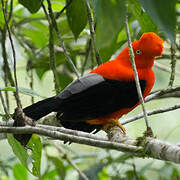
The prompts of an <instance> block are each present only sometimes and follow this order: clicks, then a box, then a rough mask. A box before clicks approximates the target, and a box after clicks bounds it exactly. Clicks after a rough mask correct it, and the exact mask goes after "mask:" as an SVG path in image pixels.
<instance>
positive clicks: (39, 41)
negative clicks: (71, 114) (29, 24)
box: [22, 28, 48, 48]
mask: <svg viewBox="0 0 180 180" xmlns="http://www.w3.org/2000/svg"><path fill="white" fill-rule="evenodd" d="M22 32H23V35H24V36H26V37H28V38H29V39H30V40H31V43H34V45H35V46H36V47H37V48H42V47H44V46H46V45H47V42H48V35H47V34H46V32H43V31H41V30H39V29H29V28H23V29H22Z"/></svg>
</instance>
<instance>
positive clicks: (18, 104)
mask: <svg viewBox="0 0 180 180" xmlns="http://www.w3.org/2000/svg"><path fill="white" fill-rule="evenodd" d="M1 3H2V10H3V15H4V20H5V24H6V28H7V31H8V35H9V40H10V44H11V48H12V53H13V59H14V79H15V86H16V103H17V106H18V107H19V108H21V107H22V106H21V101H20V98H19V93H18V82H17V76H16V52H15V48H14V44H13V40H12V37H11V32H10V29H9V26H8V20H7V17H6V12H5V9H4V1H3V0H1Z"/></svg>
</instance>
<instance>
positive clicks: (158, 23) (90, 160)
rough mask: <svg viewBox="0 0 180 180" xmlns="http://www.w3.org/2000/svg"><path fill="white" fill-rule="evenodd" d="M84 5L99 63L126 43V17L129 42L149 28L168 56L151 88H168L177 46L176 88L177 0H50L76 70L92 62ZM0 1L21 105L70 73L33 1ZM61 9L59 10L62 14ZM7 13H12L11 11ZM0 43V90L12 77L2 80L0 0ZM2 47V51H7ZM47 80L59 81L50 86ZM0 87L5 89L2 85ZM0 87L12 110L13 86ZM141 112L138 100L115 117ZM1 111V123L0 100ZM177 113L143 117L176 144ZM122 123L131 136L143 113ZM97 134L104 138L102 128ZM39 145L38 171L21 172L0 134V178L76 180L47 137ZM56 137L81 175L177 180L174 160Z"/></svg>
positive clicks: (139, 129) (140, 127) (153, 104)
mask: <svg viewBox="0 0 180 180" xmlns="http://www.w3.org/2000/svg"><path fill="white" fill-rule="evenodd" d="M11 2H12V3H11ZM84 2H85V3H84ZM43 3H44V6H45V8H46V11H48V3H47V1H43ZM86 3H89V5H90V11H91V14H92V18H93V20H94V25H95V44H96V47H97V49H98V51H99V53H100V56H101V58H102V61H103V62H106V61H108V60H109V59H112V58H113V57H115V56H116V55H117V53H119V52H120V50H121V49H122V46H123V47H124V46H125V45H126V43H127V38H126V32H125V27H124V20H125V16H126V15H128V17H129V27H130V35H131V39H132V40H133V41H134V40H136V39H139V37H140V36H141V35H142V34H143V33H144V32H155V33H157V34H158V35H159V36H160V37H162V38H163V39H164V41H165V42H164V46H165V50H164V52H163V55H168V57H167V58H163V57H164V56H163V57H162V58H161V59H158V60H157V62H158V63H161V64H163V65H164V66H166V68H169V72H165V71H163V70H162V69H160V68H158V67H156V66H154V68H153V69H154V72H155V76H156V81H155V85H154V88H153V90H152V91H156V90H159V89H166V88H167V87H168V83H169V79H170V74H171V59H172V57H171V56H172V53H171V52H170V47H173V48H174V49H175V50H176V52H175V56H176V59H177V60H176V72H177V74H176V75H175V81H174V84H173V87H177V86H180V73H179V72H180V63H179V56H180V53H179V49H180V29H179V27H180V26H179V24H180V18H179V15H180V2H179V1H178V0H177V1H175V0H171V1H168V0H157V1H156V0H151V1H150V0H147V1H146V2H145V1H143V0H139V1H137V0H127V1H124V0H98V1H95V0H87V1H83V0H74V1H70V0H67V1H65V0H51V7H52V10H53V13H54V16H55V18H56V22H57V25H58V28H59V31H60V34H61V35H62V38H63V40H64V43H65V46H66V47H67V51H68V53H69V55H70V57H71V58H72V60H73V63H74V64H75V66H76V68H77V69H78V70H79V72H81V74H82V75H83V74H86V73H88V72H89V71H90V70H91V69H92V68H94V67H95V66H97V62H96V57H95V52H94V50H93V47H92V41H91V40H90V29H89V24H88V22H89V20H88V17H87V11H86ZM12 4H13V9H12ZM67 4H68V5H67ZM4 5H5V8H6V13H7V17H9V27H10V29H11V33H12V37H13V42H14V46H15V50H16V58H17V77H18V85H19V87H20V88H24V89H21V92H22V93H20V98H21V102H22V104H23V107H26V106H28V105H30V104H32V102H37V101H38V100H41V99H42V97H50V96H53V95H55V94H56V92H60V91H61V90H62V89H64V87H66V86H67V85H68V84H69V83H70V82H71V81H72V80H73V79H76V75H75V73H74V72H73V70H72V68H71V66H70V65H69V64H68V63H67V61H66V58H65V56H64V53H63V51H62V48H61V47H60V46H59V40H58V37H57V34H56V32H55V30H52V32H51V29H50V26H49V23H48V21H47V19H46V15H45V13H44V11H43V9H42V7H41V1H40V0H33V1H31V3H29V1H28V0H19V1H17V0H14V1H10V0H8V1H4ZM127 5H128V6H127ZM64 7H65V10H64V11H63V12H61V11H62V9H63V8H64ZM11 12H13V13H12V15H11ZM52 40H53V41H52ZM50 41H51V43H52V44H51V48H52V47H53V48H52V49H53V50H52V49H51V50H52V52H51V53H52V54H53V55H54V58H55V64H54V65H55V66H56V72H55V73H56V75H57V79H55V80H54V76H53V72H52V70H51V69H52V68H53V65H52V61H51V60H52V59H53V58H52V56H53V55H52V54H50V48H49V43H50ZM0 42H1V46H0V54H1V55H0V65H1V69H0V74H1V77H0V88H2V89H3V88H5V87H12V86H13V85H12V82H10V81H9V79H6V75H7V73H8V72H7V71H6V70H5V61H6V60H7V61H8V63H9V68H10V69H11V73H13V69H12V67H13V58H12V50H11V46H10V43H9V39H8V34H7V29H6V28H5V21H4V16H3V11H2V2H1V3H0ZM3 44H4V45H5V49H4V48H3V47H4V46H3ZM174 44H176V45H174ZM3 53H6V55H7V57H5V56H4V54H3ZM50 57H51V58H50ZM50 61H51V63H50ZM54 81H56V83H57V84H59V86H58V85H57V87H56V89H55V85H54V84H55V83H54ZM2 92H3V93H4V91H2ZM7 92H8V93H7V94H8V95H7V96H8V99H9V111H10V113H11V114H12V113H13V112H14V109H15V107H16V101H15V98H14V96H13V93H12V88H10V89H9V91H7ZM27 94H29V95H27ZM37 94H38V95H39V96H37ZM4 95H5V94H4ZM40 96H41V97H40ZM4 97H5V96H4ZM6 102H7V101H6ZM179 102H180V101H179V98H166V99H159V100H153V101H150V102H148V103H146V108H147V110H153V109H158V108H162V107H168V106H172V105H175V104H178V103H179ZM141 112H142V109H141V107H140V106H139V107H137V108H136V109H135V110H133V111H132V112H130V113H129V114H128V115H126V116H124V117H122V119H125V118H128V117H132V116H134V115H136V114H139V113H141ZM0 114H1V116H0V121H3V120H4V117H5V115H4V111H3V108H2V106H0ZM179 117H180V110H178V109H177V110H175V111H170V112H166V113H161V114H157V115H152V116H150V117H149V120H150V124H151V127H152V129H153V132H154V134H155V136H156V137H157V138H158V139H161V140H164V141H168V142H170V143H173V144H176V143H179V137H180V136H179V130H180V121H179ZM125 128H126V131H127V135H128V136H129V137H131V138H137V137H139V136H142V134H143V132H144V131H145V121H144V119H140V120H137V121H135V122H132V123H129V124H127V125H125ZM98 135H100V136H106V134H105V133H104V132H102V131H101V132H99V133H98ZM41 143H42V147H43V148H42V156H40V155H38V156H39V157H40V158H41V163H40V160H39V163H40V166H41V168H39V169H38V170H37V171H39V173H40V175H36V176H34V175H35V174H34V173H32V172H29V171H27V170H26V169H25V168H24V166H23V165H22V164H21V163H20V161H19V160H18V158H17V157H16V156H15V155H14V153H13V151H12V149H11V146H10V145H9V143H8V141H7V139H4V140H0V180H1V179H2V180H8V179H16V180H21V179H23V180H26V179H43V180H45V179H65V180H69V179H82V178H81V177H79V175H78V173H77V171H76V170H74V169H73V167H72V166H71V165H70V164H69V163H68V162H67V161H66V159H65V158H64V157H63V155H62V153H59V152H58V150H57V148H56V147H55V146H54V145H53V144H52V143H51V140H48V139H47V138H45V137H42V138H41ZM55 143H56V144H57V145H58V146H60V147H61V148H62V149H63V150H64V151H65V152H66V153H67V154H68V156H70V157H71V159H72V161H73V162H74V163H76V164H77V166H78V167H79V168H80V169H81V170H82V171H83V172H84V173H86V175H87V176H88V177H89V179H90V180H96V179H99V180H111V179H130V180H131V179H132V180H133V179H134V180H138V179H140V180H142V179H143V180H146V179H150V180H151V179H153V180H155V179H162V180H169V179H172V180H178V179H180V167H179V166H178V165H176V164H174V163H170V162H164V161H160V160H154V159H151V158H149V159H147V158H145V159H142V158H137V157H132V156H129V155H126V154H124V153H121V152H118V151H115V150H106V149H100V148H95V147H90V146H85V145H79V144H75V143H72V144H71V145H64V144H63V142H60V141H55ZM27 153H28V155H29V158H28V163H27V164H28V166H29V169H31V168H32V166H33V164H32V157H33V153H32V152H31V151H30V150H27ZM33 174H34V175H33Z"/></svg>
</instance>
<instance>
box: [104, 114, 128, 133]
mask: <svg viewBox="0 0 180 180" xmlns="http://www.w3.org/2000/svg"><path fill="white" fill-rule="evenodd" d="M114 126H118V127H119V128H120V129H121V130H122V132H123V134H124V135H126V130H125V128H124V127H123V126H122V124H121V123H120V122H119V121H118V119H113V118H111V119H108V120H107V122H106V124H104V126H103V129H104V131H105V132H107V131H108V129H109V128H111V127H114Z"/></svg>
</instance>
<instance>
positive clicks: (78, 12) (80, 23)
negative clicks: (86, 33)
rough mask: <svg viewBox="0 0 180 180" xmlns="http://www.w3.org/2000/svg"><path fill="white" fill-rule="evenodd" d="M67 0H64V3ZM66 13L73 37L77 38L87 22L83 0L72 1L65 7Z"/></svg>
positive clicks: (67, 0)
mask: <svg viewBox="0 0 180 180" xmlns="http://www.w3.org/2000/svg"><path fill="white" fill-rule="evenodd" d="M69 1H70V0H66V3H68V2H69ZM66 15H67V18H68V23H69V26H70V28H71V30H72V32H73V34H74V37H75V39H77V38H78V36H79V34H80V33H81V32H82V30H83V29H84V28H85V27H86V24H87V12H86V7H85V4H84V2H83V0H76V1H72V3H71V4H70V5H69V6H68V8H67V9H66Z"/></svg>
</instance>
